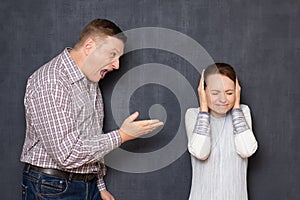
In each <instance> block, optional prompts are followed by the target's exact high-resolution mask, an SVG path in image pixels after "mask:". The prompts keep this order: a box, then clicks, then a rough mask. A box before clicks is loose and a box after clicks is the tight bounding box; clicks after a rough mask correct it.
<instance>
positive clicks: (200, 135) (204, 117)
mask: <svg viewBox="0 0 300 200" xmlns="http://www.w3.org/2000/svg"><path fill="white" fill-rule="evenodd" d="M185 127H186V132H187V136H188V150H189V152H190V154H192V155H193V156H194V157H196V158H197V159H199V160H206V159H207V158H208V156H209V154H210V150H211V139H210V116H209V114H208V113H206V112H199V111H198V112H195V110H194V109H188V110H187V112H186V115H185Z"/></svg>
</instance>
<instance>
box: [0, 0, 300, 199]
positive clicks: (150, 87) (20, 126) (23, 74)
mask: <svg viewBox="0 0 300 200" xmlns="http://www.w3.org/2000/svg"><path fill="white" fill-rule="evenodd" d="M94 18H107V19H110V20H112V21H114V22H116V23H117V24H118V25H119V26H120V27H121V28H122V29H123V30H133V29H137V28H141V27H157V28H163V29H167V30H171V31H174V32H172V33H175V32H176V33H180V34H183V35H184V36H186V38H185V39H187V38H188V39H191V40H194V41H195V42H196V43H197V44H199V45H201V47H203V49H204V50H205V52H207V53H208V55H209V56H210V57H211V59H213V60H214V61H217V62H227V63H230V64H232V65H233V66H234V67H235V69H236V71H237V74H238V77H239V80H240V83H241V86H242V102H243V103H245V104H248V105H249V106H250V108H251V111H252V117H253V128H254V131H255V135H256V137H257V140H258V142H259V149H258V151H257V152H256V154H255V155H254V156H253V157H251V158H250V159H249V168H248V192H249V198H250V199H254V200H266V199H272V200H298V199H300V190H299V188H300V170H299V165H300V147H299V146H300V145H298V143H299V142H300V125H299V122H298V121H299V120H300V109H299V102H300V90H299V88H298V87H299V85H300V81H299V73H300V67H299V66H298V65H299V63H300V62H299V61H300V59H299V58H300V26H299V19H300V1H297V0H286V1H279V0H272V1H271V0H264V1H263V0H253V1H218V0H200V1H199V0H174V1H162V0H151V1H146V0H123V1H109V0H90V1H85V0H51V1H49V0H29V1H20V0H3V1H2V2H1V4H0V20H1V23H0V30H1V31H0V41H1V49H2V50H1V54H0V60H1V73H0V89H1V93H0V96H1V97H0V106H1V112H0V113H1V114H0V123H1V126H0V130H1V132H0V143H1V145H0V152H1V162H0V173H1V179H0V187H1V199H5V200H6V199H7V200H11V199H21V187H20V186H21V172H22V166H23V165H22V163H21V162H20V161H19V157H20V153H21V148H22V145H23V141H24V136H25V119H24V107H23V96H24V91H25V85H26V80H27V78H28V77H29V76H30V74H31V73H32V72H33V71H34V70H36V69H37V68H38V67H39V66H41V65H42V64H44V63H46V62H47V61H48V60H50V59H51V58H52V57H53V56H55V55H57V54H58V53H60V52H61V51H62V50H63V49H64V48H65V47H68V46H71V47H72V46H73V45H74V44H75V42H76V41H77V39H78V36H79V33H80V31H81V29H82V27H83V26H84V25H85V24H86V23H87V22H88V21H90V20H92V19H94ZM160 34H161V35H158V36H157V39H158V40H157V41H162V37H166V35H164V31H161V32H160ZM183 35H181V36H182V37H183ZM160 36H162V37H160ZM172 37H173V36H172V34H171V35H170V38H172ZM174 37H175V36H174ZM175 38H176V37H175ZM148 39H149V37H146V38H143V37H142V38H139V40H138V41H139V42H140V44H141V46H140V48H138V49H132V50H130V51H128V52H127V53H126V55H125V56H123V57H122V59H121V68H120V70H119V71H117V72H113V73H111V74H109V75H108V76H107V77H106V78H105V79H104V80H103V81H101V82H100V87H101V88H102V91H103V96H104V102H105V112H106V116H105V127H104V130H105V131H109V130H112V129H115V128H117V127H118V120H116V116H115V113H114V112H115V111H114V109H115V108H116V107H117V108H118V109H119V110H121V111H122V112H123V111H126V112H128V113H131V112H133V111H135V110H139V111H140V112H141V116H140V118H148V117H152V116H155V117H161V118H162V120H165V126H164V128H163V129H162V130H161V131H160V132H159V133H157V134H156V135H154V136H152V137H147V138H141V139H137V140H135V141H131V142H129V143H127V144H124V145H122V146H121V149H122V151H124V152H129V153H137V154H139V155H148V154H147V153H149V152H155V151H157V150H159V149H162V148H164V147H166V146H167V145H169V144H170V143H172V141H173V140H174V138H176V137H177V135H180V134H184V132H182V130H181V127H182V124H181V123H182V120H183V119H182V115H184V110H185V108H186V106H189V107H195V106H197V99H194V98H195V95H196V94H197V90H196V89H197V84H198V81H199V70H201V68H202V67H203V66H202V65H203V63H206V61H203V62H202V61H200V63H199V65H197V64H195V63H191V60H195V59H196V60H197V56H198V53H199V52H193V51H192V50H191V49H192V48H187V49H186V52H188V54H186V55H184V53H182V54H178V52H176V51H168V50H166V49H163V48H160V47H162V46H163V45H162V44H159V43H155V41H154V46H153V47H152V48H150V47H149V48H148V47H147V48H146V46H143V45H144V43H143V41H147V40H148ZM165 39H166V40H167V39H168V37H166V38H165ZM185 39H183V40H180V41H178V40H174V41H173V42H174V45H175V46H176V44H180V45H184V43H185V42H188V39H187V40H185ZM166 40H163V41H166ZM157 41H156V42H157ZM180 42H182V43H180ZM160 45H162V46H160ZM142 47H145V48H142ZM181 47H182V46H181ZM169 50H170V49H169ZM199 57H201V56H199ZM151 63H152V66H156V67H157V68H155V67H154V68H151V69H153V70H152V71H151V70H150V71H148V70H149V64H150V65H151ZM147 66H148V68H147ZM137 67H144V68H141V69H143V70H142V71H135V72H134V73H136V74H139V75H140V76H138V77H136V79H135V80H131V81H128V79H126V78H124V77H126V76H127V75H126V74H127V73H131V72H133V71H131V70H133V69H134V68H136V69H137ZM160 69H161V70H160ZM143 71H146V72H147V73H143ZM150 75H151V76H153V78H154V79H155V78H159V76H162V77H161V78H162V80H161V81H157V80H158V79H155V80H156V82H151V81H149V80H148V79H149V76H150ZM163 76H165V78H163ZM122 77H123V80H122ZM146 79H147V80H148V82H147V84H146V83H144V81H145V80H146ZM122 81H123V82H122ZM126 81H127V82H126ZM120 83H127V84H128V85H125V86H128V90H129V89H130V88H131V89H132V88H134V86H135V85H140V87H138V88H135V90H134V91H132V92H131V93H130V92H128V91H127V90H126V88H125V89H124V87H123V93H122V91H120V90H116V88H117V87H119V86H120V88H121V89H122V87H121V86H122V85H118V84H120ZM179 83H182V84H179ZM123 86H124V85H123ZM190 91H193V92H194V93H193V92H192V93H190ZM115 92H116V93H115ZM125 94H126V95H127V96H126V95H125ZM123 95H125V96H124V99H126V102H127V103H128V104H123V105H122V104H120V103H119V101H115V100H114V98H116V97H118V98H122V97H123ZM128 95H129V96H128ZM189 97H190V98H189ZM118 98H117V99H118ZM116 102H117V104H116ZM183 104H184V106H183ZM186 104H187V105H186ZM189 104H190V105H189ZM118 106H119V107H118ZM112 107H113V108H112ZM118 109H117V110H118ZM125 114H126V113H125ZM116 115H117V117H120V116H122V113H121V114H116ZM182 141H183V142H182V143H181V144H179V143H177V144H178V145H179V146H178V149H181V148H182V147H183V148H184V145H185V143H184V139H183V140H182ZM178 149H177V150H178ZM163 153H164V152H162V154H161V155H162V156H161V157H157V159H156V160H155V161H153V162H152V163H154V164H158V166H159V165H160V163H162V162H163V160H166V159H168V158H166V157H165V156H164V154H163ZM175 158H176V159H175ZM175 158H174V161H173V162H169V163H168V162H166V163H165V164H164V165H165V166H164V167H160V168H158V169H157V170H149V171H147V172H143V173H136V172H137V171H138V170H136V169H138V167H139V166H143V165H147V166H148V164H147V162H146V161H145V159H144V160H143V161H142V162H140V163H136V165H135V166H134V167H132V168H131V169H128V168H127V171H125V170H123V169H120V168H119V169H117V168H115V164H110V167H109V169H108V173H107V176H106V177H105V180H106V183H107V188H108V189H109V190H110V191H111V192H112V193H113V194H114V195H115V197H116V199H118V200H128V199H130V200H141V199H143V200H161V199H172V200H173V199H174V200H177V199H178V200H184V199H187V198H188V194H189V188H190V181H191V166H190V157H189V153H188V152H187V151H182V152H180V153H179V154H178V155H177V157H176V156H175ZM109 159H110V158H108V161H109ZM124 162H125V161H124ZM112 163H113V162H112ZM129 164H130V163H129ZM154 164H153V165H154ZM135 167H136V168H135ZM144 167H146V166H144Z"/></svg>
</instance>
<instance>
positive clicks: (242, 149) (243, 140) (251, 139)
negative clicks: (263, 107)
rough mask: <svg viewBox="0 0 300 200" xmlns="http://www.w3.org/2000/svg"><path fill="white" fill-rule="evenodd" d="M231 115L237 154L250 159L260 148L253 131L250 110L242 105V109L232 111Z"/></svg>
mask: <svg viewBox="0 0 300 200" xmlns="http://www.w3.org/2000/svg"><path fill="white" fill-rule="evenodd" d="M231 113H232V123H233V130H234V131H233V132H234V142H235V147H236V152H237V153H238V154H239V155H240V156H241V157H242V158H248V157H250V156H251V155H252V154H254V153H255V151H256V150H257V147H258V144H257V141H256V139H255V136H254V133H253V131H252V121H251V113H250V109H249V107H248V106H246V105H241V106H240V108H234V109H232V111H231Z"/></svg>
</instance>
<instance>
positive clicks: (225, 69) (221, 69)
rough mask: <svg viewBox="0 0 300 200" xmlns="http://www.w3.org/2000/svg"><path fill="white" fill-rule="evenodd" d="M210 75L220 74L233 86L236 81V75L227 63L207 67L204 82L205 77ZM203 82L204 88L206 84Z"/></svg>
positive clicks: (205, 78)
mask: <svg viewBox="0 0 300 200" xmlns="http://www.w3.org/2000/svg"><path fill="white" fill-rule="evenodd" d="M212 74H221V75H224V76H227V77H228V78H230V79H231V80H232V81H233V82H234V84H235V81H236V73H235V71H234V69H233V67H232V66H231V65H229V64H227V63H214V64H212V65H209V66H208V67H207V68H206V69H205V71H204V80H205V81H206V80H207V77H208V76H209V75H212ZM205 81H204V87H206V83H205Z"/></svg>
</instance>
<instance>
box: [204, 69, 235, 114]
mask: <svg viewBox="0 0 300 200" xmlns="http://www.w3.org/2000/svg"><path fill="white" fill-rule="evenodd" d="M206 85H207V86H206V88H205V93H206V98H207V105H208V108H209V112H210V114H212V115H213V116H214V117H217V118H218V117H223V116H225V115H226V113H227V112H228V111H229V110H231V109H232V107H233V105H234V102H235V84H234V82H233V81H232V80H231V79H230V78H228V77H227V76H224V75H221V74H212V75H209V76H208V77H207V78H206Z"/></svg>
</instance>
